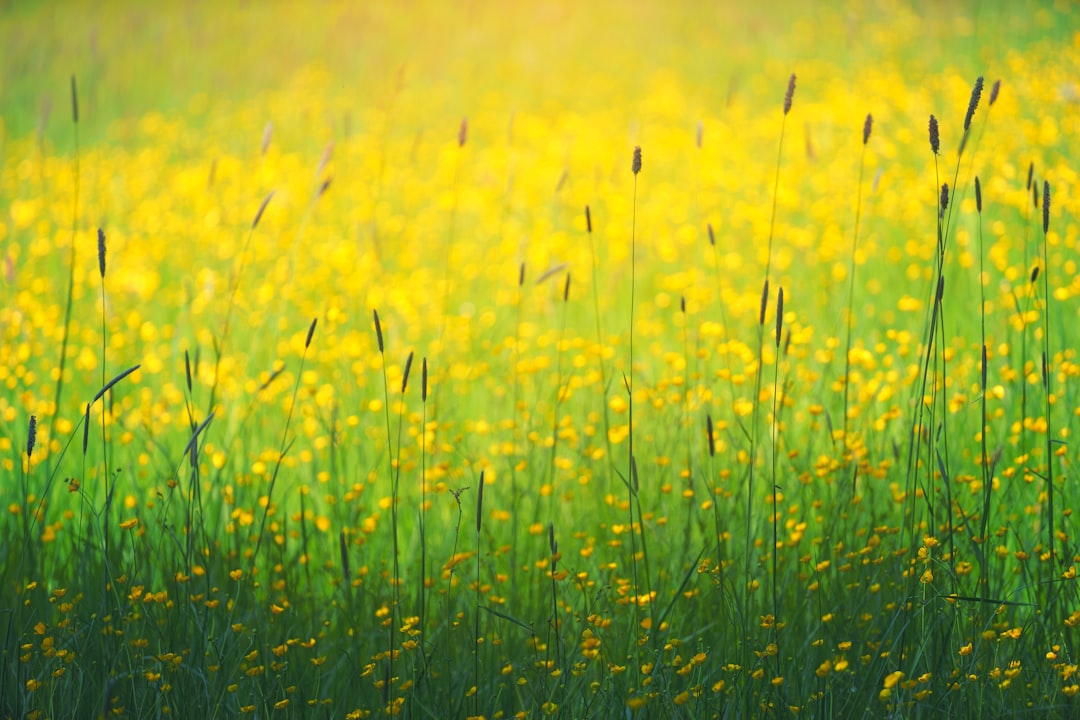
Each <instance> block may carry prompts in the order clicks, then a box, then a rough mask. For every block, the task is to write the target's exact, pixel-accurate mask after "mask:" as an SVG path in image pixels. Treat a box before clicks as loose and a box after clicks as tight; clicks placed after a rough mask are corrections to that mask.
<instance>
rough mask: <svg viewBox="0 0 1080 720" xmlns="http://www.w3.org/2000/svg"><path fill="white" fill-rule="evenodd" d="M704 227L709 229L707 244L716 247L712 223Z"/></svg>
mask: <svg viewBox="0 0 1080 720" xmlns="http://www.w3.org/2000/svg"><path fill="white" fill-rule="evenodd" d="M706 227H708V229H709V244H710V245H712V246H713V247H716V235H715V234H714V233H713V229H712V223H709V224H708V225H707V226H706Z"/></svg>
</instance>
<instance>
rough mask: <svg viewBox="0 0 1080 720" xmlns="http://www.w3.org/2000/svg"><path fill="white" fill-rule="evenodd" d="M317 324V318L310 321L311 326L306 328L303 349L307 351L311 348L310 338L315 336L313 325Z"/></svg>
mask: <svg viewBox="0 0 1080 720" xmlns="http://www.w3.org/2000/svg"><path fill="white" fill-rule="evenodd" d="M318 322H319V318H312V319H311V326H310V327H308V331H307V338H305V339H304V349H305V350H307V349H308V348H309V347H311V336H312V335H314V334H315V325H316V323H318Z"/></svg>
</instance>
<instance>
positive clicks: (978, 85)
mask: <svg viewBox="0 0 1080 720" xmlns="http://www.w3.org/2000/svg"><path fill="white" fill-rule="evenodd" d="M982 91H983V77H982V75H980V76H979V77H977V78H975V87H973V88H971V99H970V100H968V108H967V115H965V116H964V132H967V131H968V128H970V127H971V118H973V117H974V116H975V109H976V108H977V107H979V98H981V97H982Z"/></svg>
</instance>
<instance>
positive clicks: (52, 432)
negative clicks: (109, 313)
mask: <svg viewBox="0 0 1080 720" xmlns="http://www.w3.org/2000/svg"><path fill="white" fill-rule="evenodd" d="M71 121H72V135H73V137H74V139H75V155H74V158H73V160H72V163H73V170H74V173H75V183H74V186H73V189H72V198H71V249H70V252H69V254H68V286H67V294H66V297H65V299H64V332H63V336H62V337H61V340H60V362H59V364H58V365H59V373H58V374H57V376H56V390H55V392H54V393H53V407H52V417H51V418H50V420H49V435H48V437H47V440H46V442H47V443H51V442H52V439H53V438H54V437H56V422H57V420H58V419H59V416H60V402H61V400H62V399H63V395H64V367H65V366H66V364H67V348H68V342H69V336H70V334H71V304H72V300H73V299H74V297H75V244H76V239H77V236H78V234H79V187H80V185H81V183H80V170H79V88H78V85H77V84H76V82H75V76H74V75H72V76H71ZM46 449H48V448H46ZM57 462H59V460H57Z"/></svg>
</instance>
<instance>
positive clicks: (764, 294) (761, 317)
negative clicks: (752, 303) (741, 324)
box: [758, 278, 769, 326]
mask: <svg viewBox="0 0 1080 720" xmlns="http://www.w3.org/2000/svg"><path fill="white" fill-rule="evenodd" d="M768 306H769V278H765V284H764V285H762V286H761V308H760V310H759V311H758V325H761V326H764V325H765V308H767V307H768Z"/></svg>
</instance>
